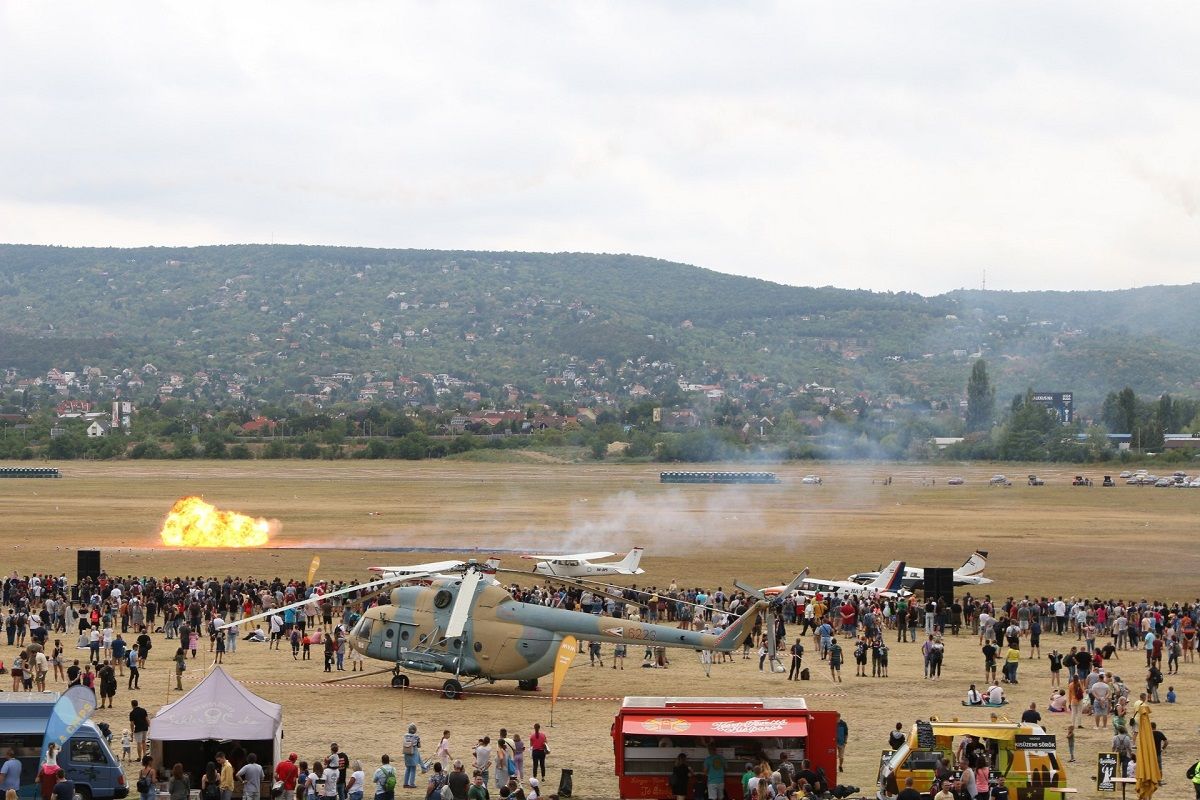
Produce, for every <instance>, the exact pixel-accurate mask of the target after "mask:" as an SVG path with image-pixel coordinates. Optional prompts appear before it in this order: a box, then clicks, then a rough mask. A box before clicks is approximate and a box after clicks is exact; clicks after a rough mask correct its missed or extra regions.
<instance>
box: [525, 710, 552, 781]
mask: <svg viewBox="0 0 1200 800" xmlns="http://www.w3.org/2000/svg"><path fill="white" fill-rule="evenodd" d="M529 752H530V753H531V754H532V755H533V770H532V771H531V772H530V774H531V775H532V776H533V777H535V778H536V777H537V776H538V767H539V766H540V767H541V768H542V780H545V779H546V754H547V753H549V752H550V748H548V747H547V746H546V734H544V733H542V726H541V725H540V724H538V723H536V722H535V723H534V724H533V734H532V735H531V736H530V737H529Z"/></svg>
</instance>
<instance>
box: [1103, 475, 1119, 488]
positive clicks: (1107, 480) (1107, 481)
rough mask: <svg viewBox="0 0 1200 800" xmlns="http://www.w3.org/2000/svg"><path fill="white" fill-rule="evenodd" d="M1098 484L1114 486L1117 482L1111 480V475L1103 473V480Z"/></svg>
mask: <svg viewBox="0 0 1200 800" xmlns="http://www.w3.org/2000/svg"><path fill="white" fill-rule="evenodd" d="M1100 485H1101V486H1116V485H1117V483H1116V481H1114V480H1113V477H1112V475H1105V476H1104V482H1103V483H1101V484H1100Z"/></svg>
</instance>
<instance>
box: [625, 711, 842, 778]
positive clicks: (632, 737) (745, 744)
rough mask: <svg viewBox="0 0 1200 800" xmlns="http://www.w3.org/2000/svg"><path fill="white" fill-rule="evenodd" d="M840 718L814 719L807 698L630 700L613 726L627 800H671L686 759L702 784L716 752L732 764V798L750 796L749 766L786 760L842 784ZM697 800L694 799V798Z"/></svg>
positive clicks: (823, 714)
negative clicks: (678, 764)
mask: <svg viewBox="0 0 1200 800" xmlns="http://www.w3.org/2000/svg"><path fill="white" fill-rule="evenodd" d="M837 722H838V712H836V711H813V710H811V709H809V708H808V706H807V704H805V702H804V700H803V699H802V698H799V697H626V698H625V700H624V702H623V703H621V710H620V711H618V712H617V718H616V720H615V721H614V722H613V727H612V737H613V750H614V752H615V755H616V773H617V783H618V785H619V786H620V792H621V798H622V800H670V798H672V797H673V795H672V794H671V788H670V785H669V783H668V779H669V778H670V776H671V768H672V767H674V766H675V759H676V758H677V757H678V756H679V754H680V753H683V754H685V755H686V756H687V758H688V764H689V765H690V766H691V768H692V772H693V774H695V775H697V776H699V777H698V778H697V780H701V781H702V780H704V778H703V765H704V759H705V758H706V757H707V756H708V747H709V745H712V746H714V747H715V748H716V751H717V752H718V753H719V754H721V755H722V756H724V757H725V762H726V765H727V768H726V772H725V796H726V797H730V798H739V797H741V796H742V773H743V772H744V767H745V765H746V763H748V762H749V763H752V764H756V765H757V764H759V763H761V762H762V761H763V760H764V759H765V760H767V761H770V762H771V764H772V766H774V765H776V764H778V763H779V762H780V761H781V760H782V758H781V755H782V754H784V753H786V754H787V756H788V759H789V760H790V761H791V762H792V764H794V765H796V767H797V768H799V766H800V761H801V759H805V758H807V759H808V760H809V761H811V762H812V766H813V769H814V771H815V770H816V768H818V767H820V768H821V769H823V770H824V771H825V774H826V775H827V776H828V777H829V779H830V781H831V782H832V783H836V782H837V774H838V772H837ZM689 796H690V795H689Z"/></svg>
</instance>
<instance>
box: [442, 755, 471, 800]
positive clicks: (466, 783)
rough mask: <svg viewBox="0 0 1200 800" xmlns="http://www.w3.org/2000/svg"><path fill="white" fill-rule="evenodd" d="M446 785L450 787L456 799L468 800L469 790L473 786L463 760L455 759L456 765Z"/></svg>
mask: <svg viewBox="0 0 1200 800" xmlns="http://www.w3.org/2000/svg"><path fill="white" fill-rule="evenodd" d="M446 785H447V786H449V787H450V794H452V795H454V800H467V791H468V790H469V789H470V788H471V779H470V778H469V777H468V776H467V772H466V770H465V769H464V768H463V763H462V762H461V761H459V760H457V759H456V760H455V761H454V767H453V769H452V770H451V771H450V776H449V777H448V778H447V779H446Z"/></svg>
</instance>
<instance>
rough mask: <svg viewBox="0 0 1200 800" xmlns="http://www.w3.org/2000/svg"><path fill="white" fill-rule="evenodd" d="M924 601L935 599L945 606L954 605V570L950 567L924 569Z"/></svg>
mask: <svg viewBox="0 0 1200 800" xmlns="http://www.w3.org/2000/svg"><path fill="white" fill-rule="evenodd" d="M924 588H925V600H926V602H928V601H929V600H930V599H936V600H937V601H938V602H939V603H941V604H943V605H945V606H951V605H953V604H954V570H953V569H952V568H951V567H925V579H924Z"/></svg>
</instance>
